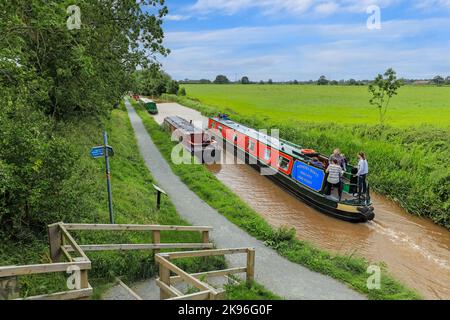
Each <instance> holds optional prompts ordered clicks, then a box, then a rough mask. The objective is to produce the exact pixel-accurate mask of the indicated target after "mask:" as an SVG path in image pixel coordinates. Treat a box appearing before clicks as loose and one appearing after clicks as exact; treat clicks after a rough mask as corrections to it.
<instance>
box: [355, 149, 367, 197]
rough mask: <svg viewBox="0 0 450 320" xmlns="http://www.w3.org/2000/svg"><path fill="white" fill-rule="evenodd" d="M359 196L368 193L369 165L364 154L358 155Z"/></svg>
mask: <svg viewBox="0 0 450 320" xmlns="http://www.w3.org/2000/svg"><path fill="white" fill-rule="evenodd" d="M358 158H359V162H358V174H357V175H358V196H359V197H361V195H362V194H364V195H365V194H366V193H367V181H366V178H367V175H368V174H369V163H368V162H367V159H366V154H365V153H364V152H360V153H358Z"/></svg>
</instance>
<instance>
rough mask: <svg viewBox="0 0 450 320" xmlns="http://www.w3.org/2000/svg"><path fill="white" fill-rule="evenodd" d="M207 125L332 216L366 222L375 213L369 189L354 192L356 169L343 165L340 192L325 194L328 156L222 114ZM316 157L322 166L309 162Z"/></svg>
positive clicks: (249, 160) (253, 163)
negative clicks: (264, 132) (359, 192)
mask: <svg viewBox="0 0 450 320" xmlns="http://www.w3.org/2000/svg"><path fill="white" fill-rule="evenodd" d="M208 128H209V129H210V130H211V132H213V133H214V134H217V136H219V137H221V138H223V141H224V145H227V146H231V147H232V148H233V149H234V151H237V153H238V155H239V154H240V155H241V156H244V157H245V161H246V163H247V164H250V165H251V166H253V167H255V168H257V169H258V170H264V172H266V174H265V175H267V177H269V178H270V179H272V180H274V181H275V182H277V183H278V184H280V185H282V186H283V187H285V188H286V189H287V190H288V191H290V192H291V193H293V194H294V195H295V196H297V197H299V198H301V199H302V200H303V201H304V202H306V203H307V204H309V205H310V206H312V207H314V208H316V209H318V210H320V211H321V212H323V213H326V214H328V215H330V216H333V217H335V218H338V219H341V220H345V221H350V222H367V221H370V220H373V219H374V217H375V214H374V208H373V206H372V202H371V199H370V192H369V189H368V191H367V193H366V194H364V195H361V196H358V195H357V193H358V190H357V177H355V174H356V173H357V169H356V168H355V167H353V166H351V165H348V166H347V171H346V172H345V175H344V178H343V196H342V198H341V200H339V199H338V197H335V196H327V195H325V192H324V191H325V186H326V177H327V174H326V170H325V169H324V168H326V167H327V166H328V165H329V160H328V157H325V156H323V155H321V154H320V153H317V152H315V151H314V150H309V149H304V148H302V147H300V146H298V145H296V144H294V143H291V142H288V141H285V140H282V139H278V138H274V137H271V136H268V135H266V134H263V133H260V132H258V131H257V130H254V129H252V128H249V127H246V126H244V125H242V124H239V123H237V122H234V121H231V120H230V119H229V118H228V117H226V116H219V117H217V118H210V119H209V123H208ZM313 157H317V158H318V159H319V160H320V162H322V164H323V166H324V168H319V167H316V166H313V165H312V164H311V159H312V158H313Z"/></svg>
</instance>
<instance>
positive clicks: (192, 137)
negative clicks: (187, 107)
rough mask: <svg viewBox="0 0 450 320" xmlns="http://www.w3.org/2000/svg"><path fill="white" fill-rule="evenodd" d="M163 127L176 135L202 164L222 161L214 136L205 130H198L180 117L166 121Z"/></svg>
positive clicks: (173, 117)
mask: <svg viewBox="0 0 450 320" xmlns="http://www.w3.org/2000/svg"><path fill="white" fill-rule="evenodd" d="M163 127H164V128H165V129H167V130H168V131H169V132H171V133H172V134H174V137H175V138H176V139H177V140H178V141H179V142H180V143H182V144H183V146H184V147H185V148H186V150H188V151H189V152H190V153H191V155H194V156H196V157H197V158H198V159H199V160H201V162H202V163H207V164H213V163H218V162H219V161H220V159H221V148H220V146H219V145H218V143H217V140H216V138H215V137H214V136H211V135H210V134H209V133H208V132H206V131H204V130H203V129H200V128H197V127H196V126H194V125H193V123H192V122H191V121H187V120H186V119H183V118H181V117H178V116H172V117H167V118H165V119H164V123H163Z"/></svg>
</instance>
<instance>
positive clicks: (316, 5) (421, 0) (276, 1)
mask: <svg viewBox="0 0 450 320" xmlns="http://www.w3.org/2000/svg"><path fill="white" fill-rule="evenodd" d="M399 3H403V4H405V5H407V6H412V7H415V8H418V9H421V10H423V9H425V10H429V9H439V8H444V9H450V0H412V1H411V0H197V1H196V3H195V4H194V5H191V6H189V7H188V8H186V9H187V11H190V12H194V13H196V14H199V15H207V14H210V13H213V12H214V13H219V14H224V15H234V14H236V13H239V12H242V11H245V10H248V9H257V10H260V12H261V13H262V14H264V15H280V14H289V15H299V16H302V15H305V14H311V13H315V14H319V15H324V16H328V15H331V14H336V13H341V12H350V13H364V12H365V11H366V9H367V8H368V7H369V6H371V5H377V6H379V7H380V8H388V7H391V6H393V5H396V4H399Z"/></svg>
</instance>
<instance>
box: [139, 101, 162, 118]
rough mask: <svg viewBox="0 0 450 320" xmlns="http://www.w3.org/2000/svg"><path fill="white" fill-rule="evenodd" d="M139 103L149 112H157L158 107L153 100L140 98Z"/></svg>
mask: <svg viewBox="0 0 450 320" xmlns="http://www.w3.org/2000/svg"><path fill="white" fill-rule="evenodd" d="M139 101H140V103H141V104H142V105H143V106H144V107H145V109H147V111H148V112H149V113H150V114H158V107H157V106H156V103H155V102H154V101H153V100H150V99H147V98H140V99H139Z"/></svg>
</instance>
